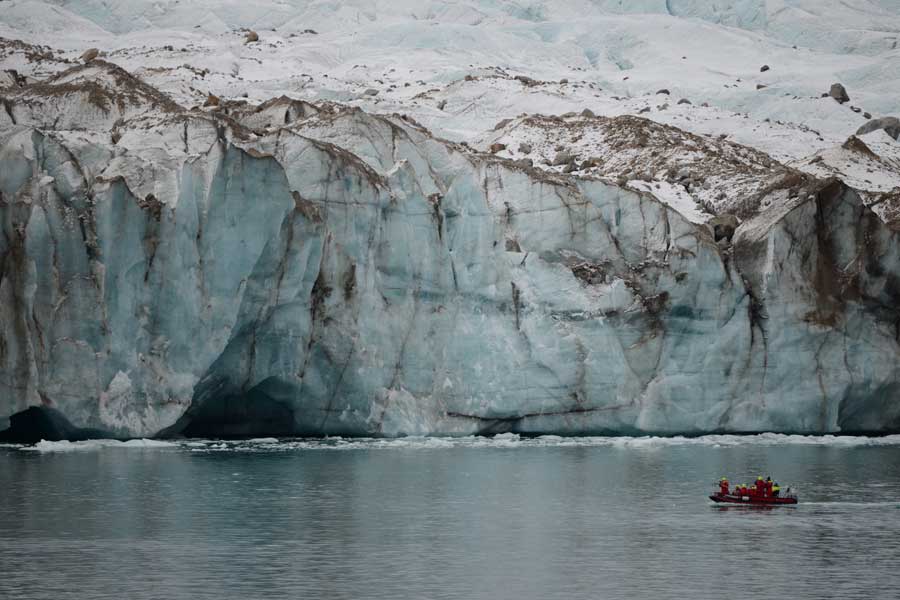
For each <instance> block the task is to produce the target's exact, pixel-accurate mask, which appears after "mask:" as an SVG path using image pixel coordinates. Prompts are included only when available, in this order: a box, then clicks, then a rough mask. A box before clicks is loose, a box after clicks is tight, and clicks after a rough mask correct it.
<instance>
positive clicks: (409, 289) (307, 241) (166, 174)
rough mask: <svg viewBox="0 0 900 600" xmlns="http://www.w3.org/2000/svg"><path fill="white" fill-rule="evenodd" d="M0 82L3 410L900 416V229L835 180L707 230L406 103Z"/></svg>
mask: <svg viewBox="0 0 900 600" xmlns="http://www.w3.org/2000/svg"><path fill="white" fill-rule="evenodd" d="M2 106H3V109H4V110H2V111H0V164H2V166H3V168H2V170H0V222H2V228H3V236H2V238H0V257H2V258H0V260H2V262H0V417H3V418H5V419H7V420H8V419H9V418H10V417H13V416H14V415H17V414H21V413H23V411H26V410H28V409H29V407H32V408H33V407H48V408H52V410H54V411H58V413H59V414H61V415H63V416H64V417H65V419H68V420H69V421H71V423H73V424H75V426H77V427H82V428H92V429H95V430H102V431H103V432H106V434H107V435H109V436H110V437H120V438H142V437H171V436H179V435H186V436H262V435H284V436H289V435H290V436H319V435H341V436H375V437H382V436H383V437H393V436H404V435H449V436H463V435H472V434H496V433H506V432H510V433H517V434H523V435H524V434H547V433H553V434H566V435H576V434H585V435H586V434H658V435H672V434H703V433H710V432H717V433H735V432H736V433H747V432H763V431H769V432H784V433H803V434H812V433H839V432H840V433H847V432H853V433H879V432H889V431H896V430H898V429H900V402H897V397H898V392H900V361H898V357H900V309H898V307H900V237H898V232H897V230H896V228H895V227H891V226H889V225H888V224H886V223H885V222H884V221H883V220H882V219H881V218H879V216H878V215H876V214H875V213H874V212H872V210H871V209H870V208H868V207H867V206H866V205H865V203H864V202H863V200H862V199H861V197H860V195H859V193H858V192H857V191H856V190H854V189H852V188H850V187H848V186H847V185H846V184H845V183H843V182H842V181H840V180H839V179H834V178H832V179H820V178H815V177H804V178H799V179H796V180H794V181H793V182H792V183H790V184H785V186H784V189H778V190H768V191H769V192H771V198H774V199H775V200H773V203H772V204H771V205H769V206H768V208H766V209H765V210H759V211H757V212H754V213H753V214H750V215H747V217H746V218H744V220H743V222H742V223H741V224H740V226H739V227H738V228H737V230H736V232H735V233H734V235H733V238H730V239H722V238H721V236H716V235H715V234H714V232H713V230H712V229H711V228H710V227H709V226H707V225H705V224H702V223H695V222H692V221H691V220H689V219H688V218H686V217H685V216H683V215H682V214H680V213H679V212H678V211H677V210H675V209H673V208H672V207H670V206H668V205H667V204H665V203H663V202H662V201H660V200H659V199H657V198H656V197H655V196H654V195H653V194H652V193H650V192H648V191H639V190H635V189H631V188H629V187H627V186H623V185H619V184H618V183H617V182H615V181H611V180H608V179H604V178H597V177H590V176H570V175H563V174H558V173H554V172H548V171H545V170H540V169H535V168H531V167H527V166H523V165H521V164H518V163H515V162H513V161H510V160H507V159H504V158H502V157H497V156H493V155H491V154H489V153H484V152H479V151H476V150H474V149H472V148H471V147H469V146H466V145H463V144H459V143H456V142H452V141H448V140H445V139H442V138H440V137H437V136H435V135H434V134H432V133H431V132H430V131H429V130H428V129H426V128H425V127H423V126H421V125H420V124H418V123H417V122H416V121H415V120H414V119H413V118H411V117H408V116H405V115H401V114H372V113H369V112H366V111H363V110H360V109H358V108H353V107H347V106H342V105H339V104H333V103H322V104H317V105H313V104H308V103H305V102H301V101H297V100H290V99H288V98H280V99H275V100H272V101H271V102H268V103H266V104H265V105H262V106H259V107H255V106H252V105H249V104H246V103H233V104H228V105H224V106H222V107H219V108H218V109H207V110H204V109H195V110H190V109H186V108H183V107H182V106H180V105H179V104H177V103H175V102H174V101H172V100H171V99H170V98H169V97H167V96H166V95H165V94H163V93H161V92H159V91H158V90H156V89H154V88H152V87H151V86H149V85H147V84H145V83H143V82H142V81H140V80H138V79H137V78H135V77H133V76H132V75H131V74H129V73H128V72H126V71H124V70H123V69H120V68H119V67H116V66H115V65H113V64H111V63H107V62H104V61H102V60H95V61H92V62H91V63H89V64H88V65H84V66H78V67H73V68H71V69H69V70H67V71H64V72H62V73H60V74H57V75H54V76H53V77H51V78H49V79H47V80H45V81H42V82H38V83H34V84H29V85H26V86H24V87H22V88H17V89H10V90H7V91H6V92H4V93H3V95H2ZM788 187H790V189H788ZM717 237H720V239H718V240H717V239H716V238H717ZM2 425H3V423H2V422H0V426H2Z"/></svg>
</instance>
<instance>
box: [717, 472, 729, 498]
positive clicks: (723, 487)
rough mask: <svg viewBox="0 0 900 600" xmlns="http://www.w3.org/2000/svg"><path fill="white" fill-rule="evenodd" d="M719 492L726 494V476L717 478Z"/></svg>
mask: <svg viewBox="0 0 900 600" xmlns="http://www.w3.org/2000/svg"><path fill="white" fill-rule="evenodd" d="M719 493H720V494H722V495H723V496H727V495H728V478H727V477H723V478H722V479H720V480H719Z"/></svg>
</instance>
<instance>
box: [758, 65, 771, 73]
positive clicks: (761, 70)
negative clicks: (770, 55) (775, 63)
mask: <svg viewBox="0 0 900 600" xmlns="http://www.w3.org/2000/svg"><path fill="white" fill-rule="evenodd" d="M768 70H769V65H763V66H761V67H760V68H759V72H760V73H765V72H766V71H768Z"/></svg>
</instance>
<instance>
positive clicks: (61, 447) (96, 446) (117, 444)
mask: <svg viewBox="0 0 900 600" xmlns="http://www.w3.org/2000/svg"><path fill="white" fill-rule="evenodd" d="M177 447H178V444H173V443H172V442H163V441H160V440H147V439H139V440H128V441H127V442H122V441H119V440H85V441H83V442H68V441H61V442H48V441H46V440H41V441H40V442H38V443H37V444H35V445H34V446H25V447H22V448H20V450H24V451H26V452H84V451H91V450H102V449H104V448H139V449H156V448H177Z"/></svg>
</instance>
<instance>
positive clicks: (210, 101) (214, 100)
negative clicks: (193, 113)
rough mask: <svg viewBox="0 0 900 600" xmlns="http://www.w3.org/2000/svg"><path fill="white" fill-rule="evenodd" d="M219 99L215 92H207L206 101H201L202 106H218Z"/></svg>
mask: <svg viewBox="0 0 900 600" xmlns="http://www.w3.org/2000/svg"><path fill="white" fill-rule="evenodd" d="M220 103H221V100H219V97H218V96H216V95H215V94H209V95H207V96H206V102H204V103H203V106H219V104H220Z"/></svg>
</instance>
